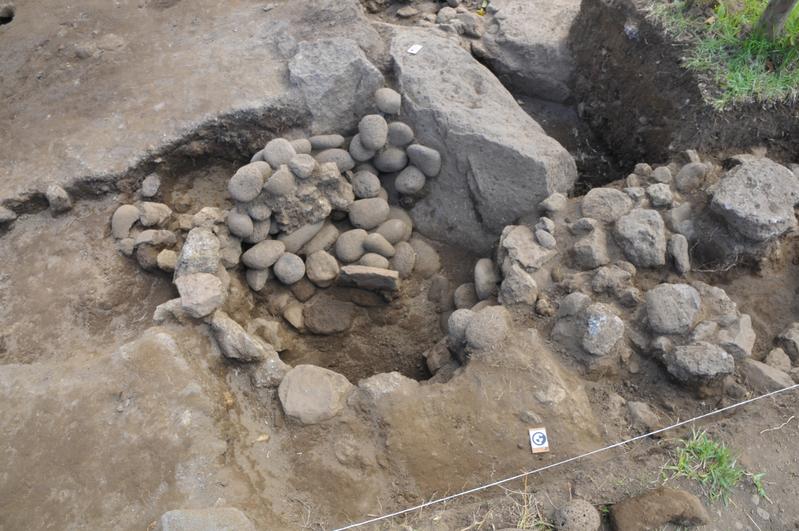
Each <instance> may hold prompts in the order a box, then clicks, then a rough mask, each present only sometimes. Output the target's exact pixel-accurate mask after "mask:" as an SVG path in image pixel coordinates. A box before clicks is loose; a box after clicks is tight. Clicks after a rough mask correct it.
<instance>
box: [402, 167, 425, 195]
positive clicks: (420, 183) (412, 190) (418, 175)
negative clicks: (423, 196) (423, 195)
mask: <svg viewBox="0 0 799 531" xmlns="http://www.w3.org/2000/svg"><path fill="white" fill-rule="evenodd" d="M426 182H427V178H426V177H425V176H424V173H422V171H421V170H419V168H417V167H416V166H408V167H407V168H405V169H404V170H402V171H401V172H400V174H399V175H397V178H396V179H395V180H394V188H396V190H397V191H398V192H399V193H401V194H406V195H414V194H417V193H419V192H420V191H421V190H422V188H424V185H425V183H426Z"/></svg>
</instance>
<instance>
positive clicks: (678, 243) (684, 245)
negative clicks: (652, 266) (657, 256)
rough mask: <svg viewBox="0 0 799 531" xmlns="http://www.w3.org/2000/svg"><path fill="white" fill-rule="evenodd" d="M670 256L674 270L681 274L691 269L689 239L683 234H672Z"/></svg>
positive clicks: (669, 248) (669, 247)
mask: <svg viewBox="0 0 799 531" xmlns="http://www.w3.org/2000/svg"><path fill="white" fill-rule="evenodd" d="M668 251H669V257H671V261H672V263H673V264H674V270H675V271H677V273H679V274H680V275H685V274H686V273H688V272H690V271H691V256H690V255H689V253H688V240H687V239H686V238H685V236H683V235H682V234H672V235H671V238H669V245H668Z"/></svg>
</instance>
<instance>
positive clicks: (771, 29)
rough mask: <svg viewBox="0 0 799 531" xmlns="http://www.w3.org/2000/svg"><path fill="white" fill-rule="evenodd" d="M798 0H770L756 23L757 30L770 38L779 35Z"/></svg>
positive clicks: (772, 38)
mask: <svg viewBox="0 0 799 531" xmlns="http://www.w3.org/2000/svg"><path fill="white" fill-rule="evenodd" d="M797 2H799V0H771V1H770V2H769V3H768V5H767V6H766V10H765V11H763V15H762V16H761V17H760V20H759V21H758V23H757V30H756V31H758V32H759V33H762V34H764V35H765V36H766V37H768V38H769V39H770V40H774V39H776V38H777V37H779V36H780V34H781V33H782V30H783V28H784V27H785V22H786V21H787V20H788V16H789V15H790V14H791V11H792V10H793V8H794V6H796V4H797Z"/></svg>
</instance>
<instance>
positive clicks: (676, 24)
mask: <svg viewBox="0 0 799 531" xmlns="http://www.w3.org/2000/svg"><path fill="white" fill-rule="evenodd" d="M703 1H704V2H705V4H702V2H703ZM715 1H716V0H710V2H713V3H707V0H696V3H694V4H693V5H692V6H691V7H690V8H689V7H688V4H687V2H685V1H682V0H678V1H674V2H670V3H667V2H663V1H660V0H658V1H657V2H655V3H653V4H652V5H651V6H650V9H649V17H650V18H651V19H653V20H656V21H658V22H659V23H660V24H661V25H662V26H663V27H664V28H665V30H666V32H667V33H668V34H669V35H671V36H672V38H674V39H675V40H677V41H680V42H683V43H686V44H687V45H688V53H687V55H686V56H685V57H684V58H683V65H684V66H685V67H686V68H688V69H690V70H693V71H696V72H698V73H701V74H704V75H706V76H708V77H709V78H710V80H711V81H712V82H713V83H714V84H715V85H716V86H718V87H719V89H720V91H719V93H718V94H717V95H715V96H713V97H712V99H711V103H712V104H713V105H714V107H716V108H717V109H719V110H723V109H726V108H729V107H730V106H732V105H734V104H736V103H752V102H778V101H786V102H790V103H793V102H795V101H796V99H797V97H799V46H797V45H798V44H799V8H796V9H794V11H793V12H792V13H791V16H790V17H789V19H788V22H787V24H786V25H785V31H784V32H783V36H782V37H781V38H779V39H777V40H775V41H770V40H768V39H766V38H765V37H764V36H762V35H759V34H757V33H755V32H754V31H753V28H754V27H755V26H756V24H757V21H758V19H759V18H760V15H761V14H762V13H763V10H764V9H765V7H766V4H767V3H768V0H721V1H720V2H718V3H714V2H715ZM708 12H710V13H712V15H711V16H709V17H708V16H706V15H707V14H708Z"/></svg>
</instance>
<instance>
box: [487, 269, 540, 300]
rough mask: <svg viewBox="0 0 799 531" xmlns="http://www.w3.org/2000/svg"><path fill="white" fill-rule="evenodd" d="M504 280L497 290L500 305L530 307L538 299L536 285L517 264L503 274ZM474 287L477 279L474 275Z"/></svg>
mask: <svg viewBox="0 0 799 531" xmlns="http://www.w3.org/2000/svg"><path fill="white" fill-rule="evenodd" d="M503 274H504V278H503V279H502V284H501V285H500V288H499V297H498V300H499V303H500V304H507V305H512V304H526V305H528V306H532V305H534V304H535V301H536V299H537V298H538V284H536V282H535V280H534V279H533V277H532V276H531V275H530V274H529V273H528V272H527V271H525V270H524V269H523V268H522V267H521V266H519V265H518V264H513V265H512V266H511V267H510V268H506V270H505V271H504V272H503ZM475 286H477V279H476V275H475Z"/></svg>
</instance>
